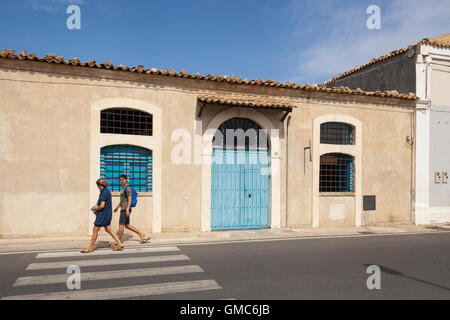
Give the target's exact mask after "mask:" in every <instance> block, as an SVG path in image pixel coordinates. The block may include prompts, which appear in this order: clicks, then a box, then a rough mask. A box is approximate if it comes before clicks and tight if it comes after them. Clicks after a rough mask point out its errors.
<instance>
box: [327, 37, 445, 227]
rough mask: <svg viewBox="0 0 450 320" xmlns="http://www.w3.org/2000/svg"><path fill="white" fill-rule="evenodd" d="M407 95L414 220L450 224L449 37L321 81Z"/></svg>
mask: <svg viewBox="0 0 450 320" xmlns="http://www.w3.org/2000/svg"><path fill="white" fill-rule="evenodd" d="M326 85H327V87H339V86H347V87H350V88H353V89H354V88H361V89H363V90H368V91H371V90H373V91H377V90H398V91H399V92H401V93H408V92H412V93H414V94H415V95H416V96H417V97H419V98H420V100H419V101H418V102H417V111H416V124H415V126H416V129H415V131H416V143H415V153H416V160H415V163H416V164H415V206H414V222H415V223H417V224H428V223H430V222H449V221H450V183H449V181H448V174H449V172H450V139H449V137H450V90H449V87H450V33H447V34H444V35H442V36H439V37H436V38H433V39H424V40H422V41H421V42H419V43H418V44H416V45H413V46H410V47H409V48H404V49H400V50H396V51H393V52H391V53H389V54H387V55H386V56H383V57H380V58H375V59H372V60H371V61H370V62H369V63H368V64H366V65H364V66H358V67H356V68H354V69H352V70H351V71H349V72H346V73H343V74H341V75H340V76H339V77H335V78H333V79H332V80H330V81H328V82H326Z"/></svg>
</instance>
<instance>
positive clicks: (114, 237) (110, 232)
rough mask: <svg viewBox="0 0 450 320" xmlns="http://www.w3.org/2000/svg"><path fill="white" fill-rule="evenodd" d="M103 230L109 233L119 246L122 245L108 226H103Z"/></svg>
mask: <svg viewBox="0 0 450 320" xmlns="http://www.w3.org/2000/svg"><path fill="white" fill-rule="evenodd" d="M105 231H106V232H108V233H109V235H110V236H111V237H112V238H113V239H114V241H115V243H116V244H117V245H118V246H119V247H123V243H122V242H121V241H120V239H119V237H118V236H116V235H115V234H114V232H112V230H111V228H110V226H107V227H105Z"/></svg>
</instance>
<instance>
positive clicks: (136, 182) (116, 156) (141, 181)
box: [100, 145, 152, 192]
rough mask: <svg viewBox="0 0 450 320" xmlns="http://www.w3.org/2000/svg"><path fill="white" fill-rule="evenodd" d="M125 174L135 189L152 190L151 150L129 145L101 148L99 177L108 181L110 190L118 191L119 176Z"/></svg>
mask: <svg viewBox="0 0 450 320" xmlns="http://www.w3.org/2000/svg"><path fill="white" fill-rule="evenodd" d="M121 174H125V175H126V176H127V177H128V182H129V183H130V184H131V185H132V186H133V187H134V188H135V189H136V191H143V192H151V191H152V150H149V149H146V148H142V147H136V146H131V145H113V146H107V147H103V148H101V151H100V177H101V178H103V179H105V180H106V181H108V183H109V184H110V190H111V191H120V189H121V188H122V185H121V184H120V181H119V176H120V175H121Z"/></svg>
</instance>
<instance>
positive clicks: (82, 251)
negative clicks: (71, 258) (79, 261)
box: [80, 248, 94, 253]
mask: <svg viewBox="0 0 450 320" xmlns="http://www.w3.org/2000/svg"><path fill="white" fill-rule="evenodd" d="M80 252H81V253H91V252H94V249H90V248H86V249H83V250H81V251H80Z"/></svg>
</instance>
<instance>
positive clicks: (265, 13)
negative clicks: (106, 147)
mask: <svg viewBox="0 0 450 320" xmlns="http://www.w3.org/2000/svg"><path fill="white" fill-rule="evenodd" d="M70 4H77V5H79V7H80V8H81V30H68V29H67V27H66V20H67V18H68V17H69V14H66V8H67V7H68V6H69V5H70ZM373 4H375V5H378V6H379V7H380V8H381V23H382V29H381V30H369V29H368V28H367V27H366V20H367V18H368V17H369V14H367V13H366V10H367V7H368V6H369V5H373ZM448 32H450V1H448V0H428V1H426V2H425V3H424V2H423V1H416V0H380V1H366V0H346V1H343V0H341V1H338V0H321V1H317V0H314V1H313V0H221V1H218V0H164V1H160V0H128V1H125V0H1V1H0V48H8V49H15V50H16V51H21V50H26V51H27V52H35V53H36V54H38V55H39V56H43V55H45V54H46V53H48V52H50V53H54V54H57V55H60V56H63V57H65V58H68V59H70V58H72V57H78V58H80V59H81V60H82V61H86V60H88V59H95V60H96V61H97V62H104V61H107V60H110V61H111V62H112V63H113V64H115V65H118V64H120V63H121V64H124V65H129V66H137V65H140V64H142V65H144V66H145V67H146V68H150V67H156V68H158V69H168V68H172V69H174V70H176V71H179V70H181V69H184V70H186V71H187V72H189V73H196V72H200V73H201V74H203V75H206V74H208V73H212V74H222V75H224V74H228V75H231V74H234V75H236V76H241V77H243V78H249V79H256V78H261V79H264V80H268V79H273V80H277V81H281V82H285V81H292V82H300V83H320V82H322V81H325V80H327V79H329V78H331V77H332V76H334V75H336V74H338V73H340V72H344V71H347V70H348V69H351V68H352V67H354V66H355V65H359V64H364V63H367V62H368V61H369V60H370V59H371V58H373V57H375V56H380V55H384V54H385V53H387V52H389V51H392V50H395V49H398V48H403V47H406V46H408V45H409V44H414V43H417V42H418V41H419V40H421V39H422V38H424V37H435V36H438V35H440V34H443V33H448Z"/></svg>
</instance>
